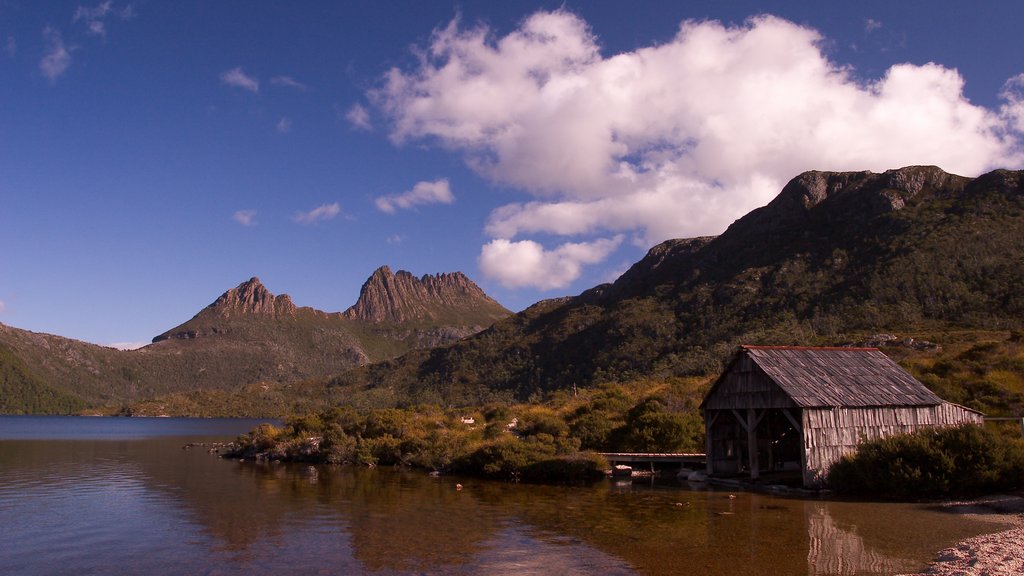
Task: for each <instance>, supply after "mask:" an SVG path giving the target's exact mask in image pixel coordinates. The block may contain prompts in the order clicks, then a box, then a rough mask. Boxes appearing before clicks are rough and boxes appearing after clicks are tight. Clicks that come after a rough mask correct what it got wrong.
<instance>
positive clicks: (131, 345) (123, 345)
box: [107, 342, 151, 350]
mask: <svg viewBox="0 0 1024 576" xmlns="http://www.w3.org/2000/svg"><path fill="white" fill-rule="evenodd" d="M150 344H151V342H111V343H110V344H107V347H108V348H117V349H118V350H138V349H139V348H142V347H143V346H149V345H150Z"/></svg>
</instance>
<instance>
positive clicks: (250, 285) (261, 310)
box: [209, 276, 296, 318]
mask: <svg viewBox="0 0 1024 576" xmlns="http://www.w3.org/2000/svg"><path fill="white" fill-rule="evenodd" d="M209 308H210V309H211V310H212V311H214V312H216V313H217V314H218V315H220V316H222V317H225V318H226V317H228V316H230V315H231V314H262V315H266V316H274V317H278V316H285V315H294V314H295V310H296V306H295V304H293V303H292V299H291V297H290V296H288V295H287V294H282V295H280V296H274V295H273V294H271V293H270V290H267V288H266V287H265V286H264V285H263V284H262V283H261V282H260V279H259V278H257V277H255V276H253V277H252V278H250V279H249V280H248V281H246V282H243V283H241V284H239V285H238V286H237V287H235V288H232V289H231V290H228V291H227V292H225V293H224V294H222V295H221V296H220V298H217V300H216V301H215V302H214V303H213V304H210V306H209Z"/></svg>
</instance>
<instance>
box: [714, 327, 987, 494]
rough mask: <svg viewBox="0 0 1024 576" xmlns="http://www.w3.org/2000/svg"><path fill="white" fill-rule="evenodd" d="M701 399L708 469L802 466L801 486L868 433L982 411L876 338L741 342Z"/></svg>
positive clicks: (978, 417)
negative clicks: (847, 343)
mask: <svg viewBox="0 0 1024 576" xmlns="http://www.w3.org/2000/svg"><path fill="white" fill-rule="evenodd" d="M701 408H702V409H703V411H704V422H705V432H706V441H707V444H706V447H705V451H706V452H707V471H708V473H709V474H710V475H732V474H740V473H744V474H749V475H750V477H751V478H752V479H757V478H759V477H760V476H761V475H762V474H769V473H779V472H781V473H783V474H785V473H789V474H791V475H792V474H793V473H795V472H796V471H799V472H800V476H801V480H802V482H803V484H804V486H807V487H818V486H821V485H822V484H823V483H824V481H825V477H826V475H827V473H828V469H829V467H830V466H831V465H832V464H833V463H834V462H836V461H837V460H838V459H839V458H841V457H842V456H843V455H844V454H850V453H852V452H854V451H855V450H856V448H857V445H858V444H859V443H860V442H862V441H863V440H865V439H874V438H879V437H883V436H888V435H891V434H896V433H906V432H913V431H915V430H918V429H920V428H923V427H932V426H951V425H957V424H962V423H965V422H970V423H976V424H981V423H982V421H983V416H982V414H980V413H979V412H976V411H973V410H969V409H967V408H964V407H962V406H958V405H956V404H951V403H948V402H943V401H942V399H941V398H939V397H938V396H936V395H935V394H934V393H933V392H931V391H930V390H928V388H927V387H925V386H924V384H922V383H921V382H919V381H917V380H916V379H915V378H914V377H913V376H911V375H910V374H908V373H907V372H906V371H905V370H903V369H902V368H900V366H899V365H898V364H896V362H894V361H893V360H891V359H890V358H889V357H887V356H886V355H885V354H883V353H882V352H881V351H879V350H877V349H875V348H808V347H786V346H781V347H772V346H764V347H762V346H742V347H740V349H739V350H738V351H737V353H736V354H735V355H734V357H733V358H732V360H731V361H730V362H729V365H728V367H727V368H726V370H725V372H723V373H722V375H721V376H720V377H719V378H718V380H717V381H716V382H715V384H714V385H713V386H712V387H711V389H710V390H709V391H708V394H707V395H706V396H705V398H704V401H703V402H702V403H701Z"/></svg>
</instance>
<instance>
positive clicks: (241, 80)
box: [220, 67, 260, 92]
mask: <svg viewBox="0 0 1024 576" xmlns="http://www.w3.org/2000/svg"><path fill="white" fill-rule="evenodd" d="M220 81H221V82H223V83H224V84H227V85H228V86H233V87H235V88H241V89H242V90H248V91H249V92H259V91H260V82H259V80H257V79H255V78H253V77H252V76H249V75H248V74H246V73H245V72H243V71H242V68H241V67H238V68H232V69H231V70H228V71H226V72H222V73H221V75H220Z"/></svg>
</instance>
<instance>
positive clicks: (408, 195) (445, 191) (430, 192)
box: [374, 178, 455, 214]
mask: <svg viewBox="0 0 1024 576" xmlns="http://www.w3.org/2000/svg"><path fill="white" fill-rule="evenodd" d="M374 202H375V203H376V204H377V209H378V210H380V211H381V212H387V213H388V214H394V213H395V211H396V210H398V209H403V210H409V209H410V208H413V207H415V206H420V205H423V204H451V203H452V202H455V195H454V194H452V190H451V186H450V185H449V184H448V179H447V178H441V179H440V180H435V181H433V182H417V183H416V185H415V186H413V187H412V190H409V191H408V192H402V193H401V194H388V195H387V196H380V197H378V198H377V199H376V200H375V201H374Z"/></svg>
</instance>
